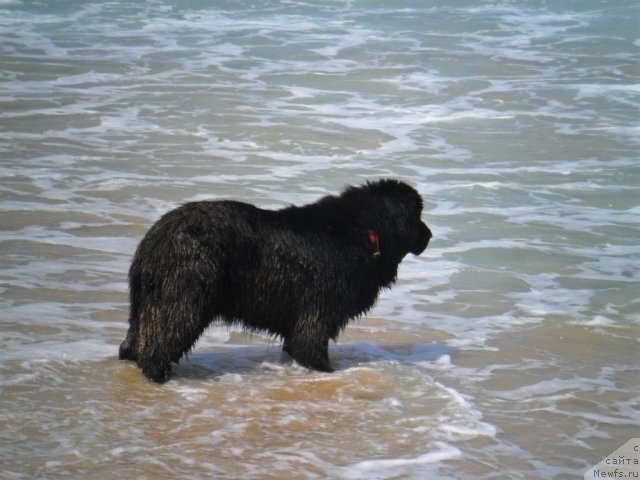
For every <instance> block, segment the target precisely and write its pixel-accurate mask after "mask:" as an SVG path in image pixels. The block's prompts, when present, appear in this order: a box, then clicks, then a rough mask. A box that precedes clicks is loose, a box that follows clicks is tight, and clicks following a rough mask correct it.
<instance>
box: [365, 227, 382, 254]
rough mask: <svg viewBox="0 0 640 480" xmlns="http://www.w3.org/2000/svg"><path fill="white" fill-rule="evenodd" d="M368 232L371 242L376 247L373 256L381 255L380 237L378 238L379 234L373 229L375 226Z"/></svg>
mask: <svg viewBox="0 0 640 480" xmlns="http://www.w3.org/2000/svg"><path fill="white" fill-rule="evenodd" d="M367 233H368V234H369V243H370V244H371V245H373V246H374V247H375V250H374V251H373V256H374V257H379V256H380V239H379V238H378V234H377V233H376V232H375V231H374V230H373V228H370V229H368V230H367Z"/></svg>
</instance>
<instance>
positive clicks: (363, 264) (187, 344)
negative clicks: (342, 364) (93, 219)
mask: <svg viewBox="0 0 640 480" xmlns="http://www.w3.org/2000/svg"><path fill="white" fill-rule="evenodd" d="M421 213H422V199H421V198H420V195H419V194H418V193H417V192H416V190H414V189H413V188H412V187H410V186H409V185H407V184H405V183H403V182H400V181H397V180H389V179H385V180H378V181H374V182H369V183H367V184H365V185H362V186H358V187H347V188H346V189H345V190H344V191H343V192H342V193H341V194H340V195H337V196H334V195H329V196H326V197H324V198H321V199H320V200H318V201H316V202H315V203H311V204H309V205H303V206H290V207H286V208H283V209H281V210H264V209H260V208H258V207H255V206H253V205H249V204H246V203H241V202H236V201H231V200H222V201H201V202H192V203H187V204H185V205H183V206H181V207H179V208H176V209H175V210H172V211H170V212H168V213H166V214H165V215H164V216H163V217H162V218H160V220H158V222H156V223H155V224H154V225H153V226H152V227H151V229H150V230H149V231H148V232H147V234H146V235H145V237H144V238H143V239H142V241H141V242H140V245H139V246H138V249H137V251H136V253H135V256H134V258H133V262H132V265H131V268H130V270H129V288H130V316H129V330H128V332H127V336H126V338H125V340H124V342H122V345H121V346H120V359H121V360H125V359H126V360H133V361H135V362H137V364H138V366H139V367H140V368H141V369H142V373H143V374H144V375H145V376H146V377H148V378H149V379H151V380H153V381H155V382H160V383H161V382H165V381H166V380H167V379H168V378H169V375H170V373H171V363H172V362H176V363H177V362H178V361H179V360H180V358H181V357H182V356H183V355H186V354H188V353H189V351H190V350H191V349H192V348H193V346H194V344H195V343H196V341H197V340H198V337H199V336H200V335H201V334H202V332H203V331H204V330H205V329H206V328H207V326H208V325H209V324H210V323H212V322H213V321H216V320H218V321H221V322H224V323H227V324H230V325H233V324H239V325H242V326H243V327H244V328H246V329H248V330H257V331H264V332H268V333H269V334H271V335H273V336H276V337H280V338H281V339H282V341H283V347H282V348H283V350H284V351H285V352H287V353H288V354H289V355H291V356H292V357H293V358H294V359H295V360H296V361H297V362H298V363H299V364H301V365H304V366H306V367H309V368H313V369H316V370H320V371H323V372H331V371H333V368H332V367H331V364H330V362H329V352H328V343H329V339H333V340H335V339H336V338H337V336H338V334H339V333H340V331H341V330H342V329H343V328H344V327H345V326H346V325H347V322H348V321H349V320H351V319H353V318H354V317H358V316H360V315H362V314H364V313H365V312H367V311H368V310H369V309H370V308H371V307H372V306H373V305H374V303H375V301H376V299H377V297H378V293H379V292H380V290H381V289H382V288H385V287H390V286H391V284H392V283H393V282H394V281H395V279H396V276H397V272H398V265H399V264H400V262H401V261H402V259H403V258H404V256H405V255H407V254H408V253H412V254H414V255H419V254H420V253H422V251H423V250H424V249H425V248H426V247H427V244H428V243H429V239H430V238H431V231H430V230H429V228H428V227H427V226H426V225H425V224H424V223H423V222H422V220H421V218H420V216H421Z"/></svg>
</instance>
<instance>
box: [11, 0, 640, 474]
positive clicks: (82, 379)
mask: <svg viewBox="0 0 640 480" xmlns="http://www.w3.org/2000/svg"><path fill="white" fill-rule="evenodd" d="M638 18H640V7H639V5H638V3H637V2H633V1H627V0H579V1H578V0H548V1H545V2H540V1H534V0H522V1H507V0H504V1H495V2H485V1H465V0H459V1H453V2H452V1H450V0H449V1H446V2H445V1H441V0H433V1H429V2H426V1H418V0H402V1H397V2H395V1H394V2H388V1H387V2H381V1H377V0H367V1H365V0H352V1H348V0H340V1H339V0H321V1H317V2H305V1H297V0H290V1H272V0H262V1H260V2H247V1H213V2H196V1H187V0H183V1H174V2H168V1H160V0H149V1H145V2H122V1H113V2H88V1H67V2H55V1H38V2H32V1H27V0H2V1H0V252H1V255H0V295H1V296H0V298H1V302H2V303H1V304H2V308H1V309H0V325H1V329H0V476H1V477H2V478H6V479H31V478H38V479H46V478H51V479H54V478H55V479H57V478H91V479H128V478H131V479H141V478H220V479H236V478H243V479H251V478H255V479H262V478H264V479H267V478H286V477H287V476H290V475H291V472H295V476H296V478H346V479H359V478H362V479H392V478H393V479H399V478H403V479H404V478H407V479H423V478H451V479H467V478H479V479H483V478H492V479H494V478H504V479H539V478H555V479H573V478H582V475H583V473H584V472H585V471H586V470H587V469H589V468H590V467H591V466H593V465H595V464H596V463H598V462H599V461H600V460H602V459H603V458H604V457H605V456H606V455H608V454H610V453H611V452H613V451H614V450H616V449H617V448H618V447H620V446H621V445H622V444H623V443H625V442H627V441H628V440H629V439H631V438H633V437H640V400H638V398H639V397H638V391H639V390H640V366H639V360H640V295H639V293H638V292H640V288H639V287H640V281H639V275H640V247H639V246H638V244H639V241H638V240H639V237H640V235H639V234H640V230H639V227H640V220H639V219H640V217H639V214H640V195H639V193H638V192H639V190H638V185H639V184H640V168H639V167H640V163H639V156H638V149H639V144H640V122H639V120H640V119H639V113H638V112H639V111H640V110H639V108H640V83H639V76H640V67H639V61H638V60H639V54H640V31H639V26H638ZM382 177H393V178H399V179H403V180H405V181H407V182H409V183H411V184H412V185H414V186H415V187H416V188H417V189H418V190H419V191H420V193H421V194H422V196H423V197H424V202H425V211H424V215H423V219H424V220H425V221H426V222H427V223H428V224H429V226H430V227H431V228H432V230H433V232H434V235H435V236H434V239H433V240H432V243H431V244H430V246H429V248H428V249H427V250H426V251H425V253H424V254H423V255H422V256H420V257H411V256H410V257H407V258H406V259H405V261H404V263H403V264H402V266H401V268H400V274H399V280H398V282H397V284H396V286H395V287H394V288H393V289H392V290H390V291H385V292H384V293H383V294H382V295H381V298H380V300H379V302H378V304H377V306H376V307H375V308H374V309H373V310H372V311H371V312H370V314H369V315H368V316H367V317H365V318H362V319H360V320H359V321H356V322H353V323H352V324H351V325H350V326H349V327H348V328H347V330H346V331H345V332H344V334H343V335H342V336H341V337H340V338H339V340H338V342H337V344H335V345H331V347H330V355H331V357H332V360H333V363H334V366H335V367H337V371H336V372H335V373H333V374H321V373H316V372H310V371H307V370H306V369H304V368H301V367H299V366H297V365H295V364H293V363H291V361H289V360H287V358H283V357H282V355H281V353H280V348H279V347H280V346H279V345H278V344H277V343H275V342H273V341H272V340H270V339H269V338H266V337H262V336H260V335H251V336H247V335H245V334H243V333H242V332H240V331H235V330H228V329H227V328H222V327H212V328H210V329H209V330H207V332H206V334H205V335H204V336H203V338H202V339H201V340H200V342H199V343H198V347H197V349H196V350H195V352H194V354H193V355H192V356H191V357H190V359H189V361H187V362H182V363H181V365H180V366H179V367H177V368H176V369H175V377H174V378H173V380H172V381H170V382H169V383H167V384H166V385H163V386H157V385H154V384H151V383H149V382H147V381H145V380H144V379H143V378H142V377H141V375H140V373H139V370H138V369H137V368H135V366H133V365H131V364H129V363H123V362H119V361H118V360H117V349H118V345H119V343H120V342H121V341H122V339H123V338H124V335H125V331H126V327H127V325H126V319H127V308H128V305H127V283H126V275H127V269H128V266H129V263H130V260H131V257H132V254H133V252H134V250H135V248H136V245H137V243H138V242H139V241H140V239H141V238H142V236H143V235H144V233H145V231H146V230H147V229H148V228H149V226H150V225H151V224H152V223H153V222H154V221H155V220H157V219H158V218H159V216H160V215H161V214H162V213H163V212H165V211H167V210H169V209H171V208H174V207H176V206H178V205H180V204H181V203H184V202H186V201H191V200H201V199H217V198H234V199H237V200H241V201H246V202H251V203H255V204H257V205H259V206H261V207H264V208H279V207H282V206H285V205H287V204H302V203H306V202H310V201H314V200H316V199H318V198H320V197H321V196H323V195H325V194H328V193H335V192H338V191H340V190H341V189H342V188H343V187H344V186H345V185H347V184H360V183H363V182H364V181H366V180H368V179H372V178H382Z"/></svg>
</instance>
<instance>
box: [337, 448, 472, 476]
mask: <svg viewBox="0 0 640 480" xmlns="http://www.w3.org/2000/svg"><path fill="white" fill-rule="evenodd" d="M434 448H435V449H434V450H433V451H430V452H428V453H424V454H422V455H418V456H416V457H410V458H387V459H380V460H365V461H362V462H358V463H356V464H354V465H351V466H349V467H346V468H345V469H343V470H342V475H341V476H342V477H343V478H367V479H379V478H391V477H395V476H397V475H401V474H402V473H403V472H407V468H406V467H416V466H421V465H427V464H433V463H440V462H444V461H446V460H453V459H456V458H459V457H460V456H462V452H461V451H460V450H459V449H457V448H456V447H453V446H451V445H446V444H444V443H440V442H436V443H434Z"/></svg>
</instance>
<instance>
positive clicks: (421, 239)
mask: <svg viewBox="0 0 640 480" xmlns="http://www.w3.org/2000/svg"><path fill="white" fill-rule="evenodd" d="M429 240H431V230H429V227H427V226H426V225H425V223H424V222H420V226H419V227H418V233H417V234H416V239H415V241H414V242H413V245H412V246H411V250H409V252H411V253H413V254H414V255H420V254H421V253H422V252H424V249H425V248H427V245H429Z"/></svg>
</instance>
